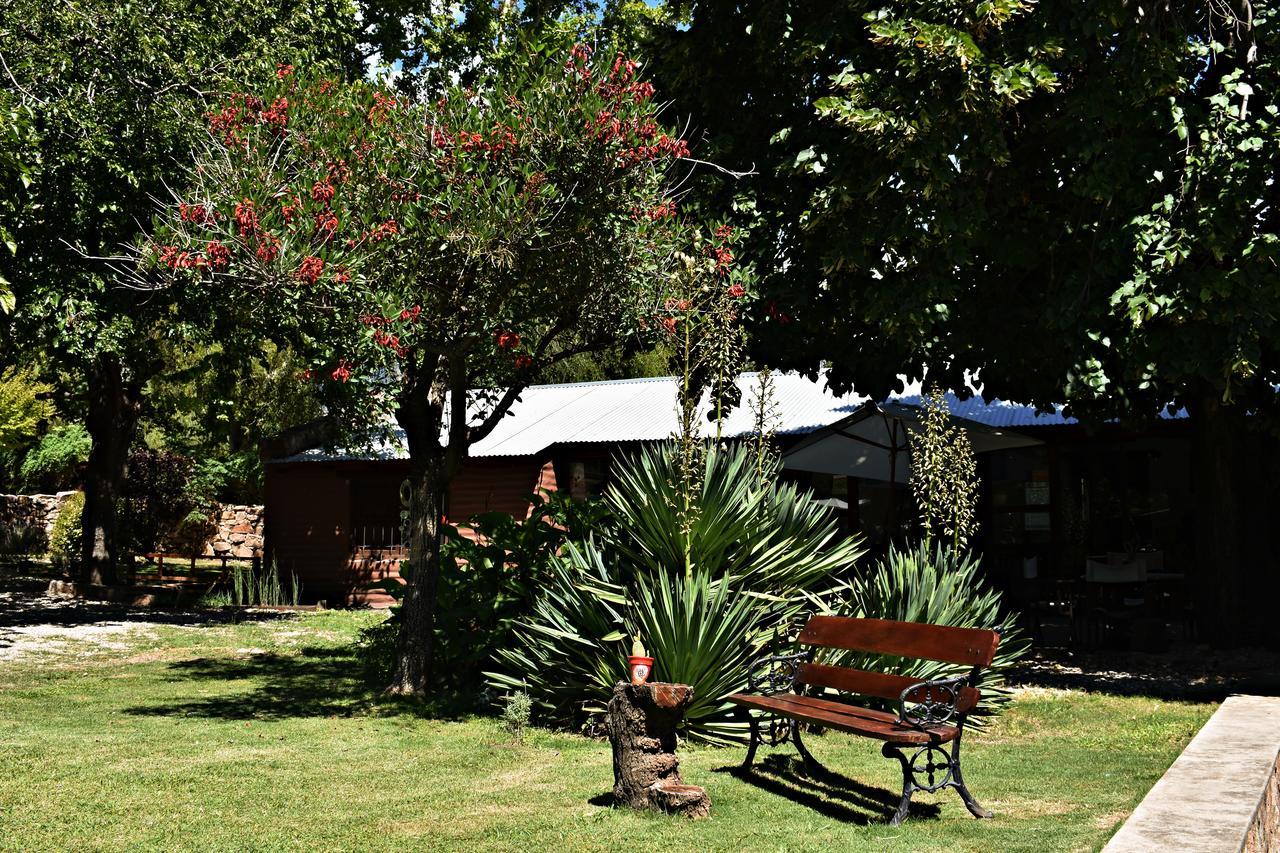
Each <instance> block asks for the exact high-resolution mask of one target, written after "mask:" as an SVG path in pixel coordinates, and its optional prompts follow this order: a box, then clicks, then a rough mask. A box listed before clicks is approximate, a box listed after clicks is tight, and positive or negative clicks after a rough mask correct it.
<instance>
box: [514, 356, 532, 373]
mask: <svg viewBox="0 0 1280 853" xmlns="http://www.w3.org/2000/svg"><path fill="white" fill-rule="evenodd" d="M532 366H533V357H532V356H528V355H525V354H523V353H521V354H520V355H518V356H516V370H525V369H527V368H529V367H532Z"/></svg>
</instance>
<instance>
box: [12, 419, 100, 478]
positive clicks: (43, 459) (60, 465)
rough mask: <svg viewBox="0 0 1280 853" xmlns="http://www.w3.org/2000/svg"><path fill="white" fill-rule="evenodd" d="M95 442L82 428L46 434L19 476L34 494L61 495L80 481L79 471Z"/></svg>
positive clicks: (72, 426)
mask: <svg viewBox="0 0 1280 853" xmlns="http://www.w3.org/2000/svg"><path fill="white" fill-rule="evenodd" d="M92 444H93V441H92V440H91V439H90V438H89V433H88V431H87V430H85V428H84V427H83V426H81V425H80V424H62V425H60V426H55V427H54V428H53V429H51V430H49V432H47V433H45V434H44V436H43V437H42V438H41V439H40V443H39V444H37V445H36V446H35V447H33V448H31V450H29V451H28V452H27V455H26V457H24V458H23V460H22V467H21V468H20V469H19V472H18V475H19V477H21V479H22V482H23V484H24V486H25V487H26V488H27V489H29V490H32V491H58V490H61V489H66V488H69V487H70V486H71V485H73V484H74V483H75V482H76V481H77V476H76V469H77V468H78V467H79V466H80V465H81V464H82V463H83V462H85V460H87V459H88V458H89V448H90V447H91V445H92Z"/></svg>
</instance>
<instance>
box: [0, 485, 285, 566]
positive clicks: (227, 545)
mask: <svg viewBox="0 0 1280 853" xmlns="http://www.w3.org/2000/svg"><path fill="white" fill-rule="evenodd" d="M73 494H75V492H58V493H57V494H56V495H0V530H3V531H8V530H16V529H18V528H21V527H33V528H37V529H40V530H43V531H44V539H43V541H41V542H39V543H37V546H38V549H39V550H44V549H45V548H47V547H48V542H49V531H51V530H52V529H53V522H54V520H56V519H57V517H58V511H59V510H60V509H62V504H63V503H64V502H66V500H67V498H69V497H71V495H73ZM262 519H263V512H262V507H261V506H257V505H238V504H226V505H224V506H223V507H222V508H221V509H220V510H219V511H218V514H217V518H216V519H215V529H214V533H213V535H212V536H211V537H210V539H209V541H208V542H206V543H205V546H204V551H203V554H204V555H205V556H206V557H221V556H222V555H223V554H226V555H228V556H231V557H260V556H262Z"/></svg>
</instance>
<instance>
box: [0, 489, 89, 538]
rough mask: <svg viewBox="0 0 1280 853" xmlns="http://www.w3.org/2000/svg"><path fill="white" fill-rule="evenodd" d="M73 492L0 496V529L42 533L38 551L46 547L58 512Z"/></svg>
mask: <svg viewBox="0 0 1280 853" xmlns="http://www.w3.org/2000/svg"><path fill="white" fill-rule="evenodd" d="M73 494H75V492H58V493H57V494H56V495H0V529H3V530H7V531H12V530H17V529H18V528H22V527H28V528H36V529H39V530H43V531H44V539H43V541H41V542H39V543H38V545H39V547H40V549H42V550H43V549H44V548H47V547H48V544H49V532H50V531H51V530H53V522H54V521H56V520H57V518H58V511H59V510H61V509H62V505H63V504H64V503H65V502H66V500H67V498H69V497H71V496H72V495H73Z"/></svg>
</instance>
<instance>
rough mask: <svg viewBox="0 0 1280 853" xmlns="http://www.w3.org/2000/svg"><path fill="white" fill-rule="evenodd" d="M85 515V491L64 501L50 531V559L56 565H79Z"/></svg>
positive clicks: (61, 566) (66, 566)
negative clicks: (82, 520) (82, 521)
mask: <svg viewBox="0 0 1280 853" xmlns="http://www.w3.org/2000/svg"><path fill="white" fill-rule="evenodd" d="M83 516H84V492H76V493H75V494H72V495H70V496H69V497H68V498H67V499H66V501H64V502H63V504H62V509H60V510H58V517H57V518H56V519H54V522H53V529H52V530H51V531H49V559H50V560H51V561H52V562H53V564H54V566H56V567H58V568H60V569H65V568H69V567H71V566H76V565H79V563H80V542H81V537H82V525H81V518H82V517H83Z"/></svg>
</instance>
